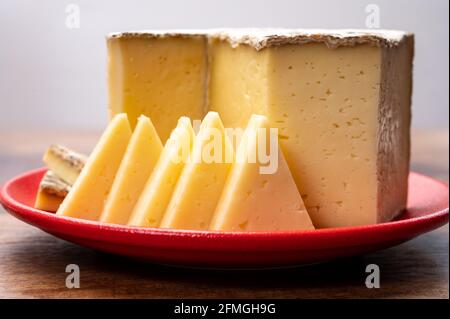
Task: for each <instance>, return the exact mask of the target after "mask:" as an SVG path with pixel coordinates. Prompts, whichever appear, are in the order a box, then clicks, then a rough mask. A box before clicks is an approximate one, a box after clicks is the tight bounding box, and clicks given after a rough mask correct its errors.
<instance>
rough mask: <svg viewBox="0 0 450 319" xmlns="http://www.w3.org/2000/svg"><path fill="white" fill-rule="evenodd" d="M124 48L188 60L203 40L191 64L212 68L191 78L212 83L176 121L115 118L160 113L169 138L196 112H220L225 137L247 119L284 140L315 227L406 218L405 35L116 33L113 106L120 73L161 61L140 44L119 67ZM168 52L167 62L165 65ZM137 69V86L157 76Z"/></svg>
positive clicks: (186, 84)
mask: <svg viewBox="0 0 450 319" xmlns="http://www.w3.org/2000/svg"><path fill="white" fill-rule="evenodd" d="M116 38H117V39H116ZM125 38H127V39H129V40H131V39H132V40H133V41H134V42H136V43H137V42H139V43H142V42H145V41H152V45H153V43H157V42H158V43H160V44H158V45H161V46H163V45H164V43H166V42H165V41H169V40H170V41H175V39H178V40H177V41H180V46H179V47H177V50H179V51H182V48H186V50H188V51H190V50H191V48H192V44H191V42H190V41H194V39H195V40H196V41H199V42H202V43H204V42H203V41H206V40H207V42H208V44H207V45H205V44H202V48H199V51H197V53H198V56H200V55H202V57H203V58H204V57H207V59H208V63H207V65H206V66H202V67H201V68H198V69H197V72H198V73H197V77H198V79H208V80H207V81H206V80H205V81H204V80H199V82H198V83H202V85H201V88H200V86H198V87H197V89H198V90H197V89H196V90H195V92H197V93H198V96H200V92H201V91H202V90H204V92H203V95H202V96H203V97H206V100H205V99H203V100H202V99H200V98H199V99H198V101H199V103H197V104H195V107H194V106H187V104H183V107H182V108H180V109H179V110H180V113H176V114H175V113H172V109H171V108H170V107H164V111H161V109H160V108H159V106H158V105H156V106H148V108H147V106H146V107H145V110H144V109H143V108H142V107H141V106H137V104H136V103H134V104H133V103H128V102H126V103H124V105H125V104H126V105H128V106H127V108H126V109H125V108H115V107H114V106H113V105H115V104H114V103H112V104H110V105H111V108H112V109H115V110H116V111H113V112H112V113H114V112H119V111H125V112H127V113H128V114H130V117H133V118H135V117H136V116H137V115H136V114H140V113H141V112H143V110H144V111H145V112H146V113H147V114H150V113H151V112H155V113H157V114H159V116H160V119H161V121H160V123H173V124H171V125H167V126H165V124H164V127H165V128H164V129H163V128H161V131H162V130H164V131H165V132H169V130H170V129H171V128H172V127H173V126H174V123H176V120H177V119H178V116H180V115H188V116H190V117H191V118H192V119H193V120H195V119H198V118H199V117H198V113H201V112H200V111H199V109H200V108H203V110H204V111H205V112H206V111H208V110H212V111H216V112H218V113H219V114H220V116H221V118H222V119H223V121H224V125H225V126H226V127H230V128H233V127H242V128H244V127H245V126H246V124H247V121H248V120H249V118H250V116H251V114H261V115H265V116H267V118H268V120H269V123H270V126H271V127H276V128H278V129H279V132H280V134H279V138H280V144H281V147H282V150H283V153H284V155H285V157H286V161H287V163H288V165H289V167H290V170H291V173H292V175H293V177H294V180H295V183H296V185H297V188H298V189H299V191H301V195H302V196H303V200H304V202H305V205H306V207H307V209H308V212H309V213H310V217H311V219H312V220H313V222H314V225H315V226H316V227H319V228H322V227H339V226H354V225H364V224H373V223H379V222H384V221H388V220H390V219H392V218H393V217H395V216H396V215H397V214H398V213H399V212H400V211H401V210H402V209H404V208H405V206H406V195H407V185H408V183H407V178H408V173H409V150H410V136H409V130H410V117H411V112H410V105H411V91H412V90H411V87H412V85H411V83H412V60H413V42H414V41H413V35H412V34H408V33H405V32H401V31H386V30H285V29H256V30H255V29H236V30H232V29H231V30H210V31H204V32H195V35H193V34H192V33H189V32H187V33H183V32H167V33H164V32H156V33H155V32H151V31H150V32H141V33H122V34H115V35H112V36H111V37H110V38H109V40H108V41H109V42H110V46H109V56H110V68H109V78H110V95H111V96H112V97H110V101H113V100H116V101H119V100H120V101H122V100H123V99H117V98H115V97H114V95H117V94H122V93H120V92H123V90H120V89H117V88H118V87H119V88H120V87H121V86H120V85H122V84H123V83H125V82H124V81H122V79H123V78H124V77H122V76H121V75H122V74H125V73H124V72H122V71H120V70H125V69H127V70H128V68H129V64H130V61H129V60H128V58H129V57H132V58H133V57H134V56H141V55H142V56H145V59H144V58H143V59H141V60H146V61H147V60H153V59H157V58H159V57H160V56H161V54H162V53H161V54H160V51H152V50H147V51H145V46H144V45H141V44H138V45H135V46H133V47H132V46H127V50H126V51H127V53H126V54H124V55H123V57H125V56H126V58H123V59H116V58H115V57H117V56H119V54H116V53H117V52H125V51H123V50H122V49H120V50H116V49H115V46H114V45H112V44H113V43H114V40H118V39H122V40H124V39H125ZM143 39H146V40H143ZM202 39H203V40H202ZM133 41H132V42H133ZM183 41H184V42H183ZM134 42H133V43H134ZM181 42H183V44H181ZM117 43H118V42H117ZM117 47H120V48H122V47H123V46H122V45H117ZM202 50H203V53H202V54H200V51H202ZM171 52H172V51H170V52H169V53H167V55H164V54H162V56H167V58H168V59H170V57H172V56H173V55H172V53H171ZM112 61H115V62H114V63H111V62H112ZM131 61H135V60H133V59H131ZM171 61H172V62H173V63H171V64H170V65H169V66H162V65H160V66H158V68H157V70H158V72H156V73H157V74H165V73H164V70H166V72H171V70H173V69H175V68H177V67H179V68H182V67H183V65H184V64H183V63H179V64H178V63H177V62H176V61H175V60H171ZM140 65H141V68H140V70H142V71H141V72H137V73H138V77H140V78H141V79H142V77H152V76H154V74H155V72H152V71H151V70H149V69H148V68H145V67H143V66H142V64H140ZM152 65H153V64H152ZM137 73H136V74H137ZM127 74H134V73H133V72H128V73H127ZM144 75H145V76H144ZM191 75H192V74H191ZM158 76H159V75H158ZM174 78H176V79H180V82H179V84H177V86H179V87H182V88H190V87H191V82H190V81H185V80H181V78H180V77H174ZM114 79H116V80H117V81H116V80H114ZM111 81H112V82H111ZM162 82H164V81H162ZM111 83H113V84H114V83H119V86H114V85H112V84H111ZM126 83H128V85H127V90H125V91H126V92H138V91H139V92H141V87H142V85H143V84H142V83H143V82H139V81H137V80H136V81H133V80H129V81H128V80H127V81H126ZM164 83H165V82H164ZM202 88H203V89H202ZM159 89H160V90H161V91H160V92H162V93H161V94H162V95H164V94H172V93H173V92H174V89H173V86H171V85H167V86H164V87H163V86H160V87H159ZM180 90H184V89H180ZM197 93H196V94H197ZM127 94H128V93H127ZM138 95H139V97H141V98H142V99H143V100H145V102H147V101H150V102H152V101H153V97H150V96H145V95H144V94H138ZM131 96H135V94H134V93H132V94H131ZM176 96H184V95H183V93H180V94H176ZM161 103H162V102H161ZM116 104H117V105H121V104H120V103H116ZM146 105H150V104H146ZM200 105H201V107H200ZM150 109H151V110H150ZM194 113H195V114H194ZM161 125H162V124H161ZM157 128H158V131H159V130H160V128H159V127H157ZM166 135H168V133H167V134H166Z"/></svg>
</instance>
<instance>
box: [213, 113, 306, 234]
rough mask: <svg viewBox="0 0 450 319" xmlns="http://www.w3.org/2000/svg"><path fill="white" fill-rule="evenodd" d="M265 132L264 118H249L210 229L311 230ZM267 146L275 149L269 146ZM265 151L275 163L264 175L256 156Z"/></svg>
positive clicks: (280, 157)
mask: <svg viewBox="0 0 450 319" xmlns="http://www.w3.org/2000/svg"><path fill="white" fill-rule="evenodd" d="M269 130H270V126H269V121H268V120H267V118H266V117H265V116H261V115H253V116H252V117H251V118H250V121H249V123H248V126H247V128H246V131H245V133H244V136H243V138H242V140H241V143H240V145H239V148H238V150H237V153H236V162H235V163H234V164H233V167H232V168H231V171H230V174H229V176H228V179H227V183H226V184H225V188H224V190H223V192H222V195H221V198H220V200H219V203H218V204H217V208H216V211H215V214H214V217H213V220H212V222H211V225H210V229H212V230H222V231H277V230H310V229H314V226H313V224H312V222H311V219H310V218H309V215H308V212H307V210H306V208H305V205H304V204H303V200H302V198H301V196H300V193H299V191H298V190H297V186H296V185H295V182H294V179H293V178H292V175H291V172H290V171H289V167H288V165H287V163H286V160H285V159H284V156H283V152H282V151H281V149H279V148H278V147H277V146H278V141H277V140H271V139H270V138H271V137H270V136H271V135H270V131H269ZM261 135H265V136H261ZM272 136H273V135H272ZM275 139H278V136H276V137H275ZM270 143H273V145H274V146H275V147H270ZM268 150H275V151H276V154H270V155H271V158H272V159H275V160H276V161H277V163H278V164H277V167H276V169H275V170H274V172H271V174H264V171H263V170H262V169H261V168H262V167H263V166H264V165H267V164H266V163H263V161H262V159H261V158H260V157H259V156H258V155H259V154H260V153H261V152H264V153H267V152H268ZM254 159H256V160H254Z"/></svg>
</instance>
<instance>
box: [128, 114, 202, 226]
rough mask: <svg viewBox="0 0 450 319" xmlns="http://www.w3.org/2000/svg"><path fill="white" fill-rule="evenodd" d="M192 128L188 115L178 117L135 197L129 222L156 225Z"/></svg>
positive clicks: (180, 166) (186, 150) (189, 143)
mask: <svg viewBox="0 0 450 319" xmlns="http://www.w3.org/2000/svg"><path fill="white" fill-rule="evenodd" d="M193 140H194V130H193V128H192V125H191V121H190V119H189V118H188V117H181V118H180V119H179V120H178V125H177V127H176V128H175V129H174V130H173V131H172V133H171V134H170V138H169V139H168V140H167V142H166V145H165V146H164V149H163V151H162V154H161V156H160V158H159V160H158V163H157V164H156V166H155V169H154V171H153V173H152V174H151V176H150V178H149V179H148V181H147V183H146V185H145V188H144V190H143V191H142V194H141V195H140V197H139V200H138V202H137V203H136V206H135V207H134V209H133V213H132V215H131V217H130V219H129V221H128V224H129V225H133V226H144V227H158V226H159V224H160V222H161V219H162V217H163V215H164V212H165V211H166V208H167V205H168V203H169V201H170V198H171V196H172V193H173V190H174V188H175V185H176V183H177V181H178V178H179V176H180V173H181V171H182V169H183V167H184V165H185V163H186V161H187V160H188V157H189V154H190V151H191V147H192V142H193Z"/></svg>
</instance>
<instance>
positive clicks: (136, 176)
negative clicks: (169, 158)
mask: <svg viewBox="0 0 450 319" xmlns="http://www.w3.org/2000/svg"><path fill="white" fill-rule="evenodd" d="M162 148H163V146H162V143H161V140H160V138H159V136H158V133H157V132H156V129H155V127H154V126H153V123H152V121H151V120H150V119H149V118H148V117H146V116H144V115H141V116H140V117H139V119H138V122H137V125H136V128H135V129H134V132H133V135H132V136H131V140H130V143H129V144H128V147H127V150H126V152H125V155H124V157H123V160H122V163H120V167H119V170H118V171H117V175H116V178H115V179H114V183H113V185H112V187H111V192H110V193H109V196H108V199H107V201H106V203H105V207H104V208H103V213H102V215H101V217H100V221H101V222H105V223H113V224H126V223H127V222H128V219H129V217H130V215H131V212H132V211H133V208H134V205H135V204H136V202H137V200H138V198H139V196H140V195H141V193H142V190H143V189H144V186H145V183H146V182H147V180H148V178H149V176H150V174H151V173H152V171H153V168H154V167H155V165H156V162H157V161H158V158H159V156H160V154H161V151H162Z"/></svg>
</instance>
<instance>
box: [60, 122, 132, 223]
mask: <svg viewBox="0 0 450 319" xmlns="http://www.w3.org/2000/svg"><path fill="white" fill-rule="evenodd" d="M130 137H131V128H130V124H129V122H128V118H127V116H126V115H125V114H117V115H116V116H114V118H113V119H112V120H111V122H110V123H109V125H108V127H107V128H106V130H105V132H104V133H103V135H102V137H101V138H100V140H99V142H98V143H97V145H96V146H95V148H94V150H93V151H92V153H91V155H90V156H89V158H88V160H87V162H86V164H85V166H84V167H83V170H82V171H81V173H80V175H79V176H78V178H77V180H76V181H75V184H74V185H73V186H72V188H71V190H70V192H69V193H68V194H67V196H66V198H65V199H64V201H63V202H62V204H61V205H60V206H59V209H58V211H57V214H58V215H64V216H71V217H77V218H83V219H90V220H98V218H99V217H100V214H101V213H102V210H103V205H104V204H105V200H106V198H107V196H108V193H109V191H110V189H111V185H112V183H113V181H114V177H115V175H116V173H117V170H118V168H119V165H120V162H121V161H122V158H123V155H124V153H125V150H126V148H127V145H128V142H129V141H130Z"/></svg>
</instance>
